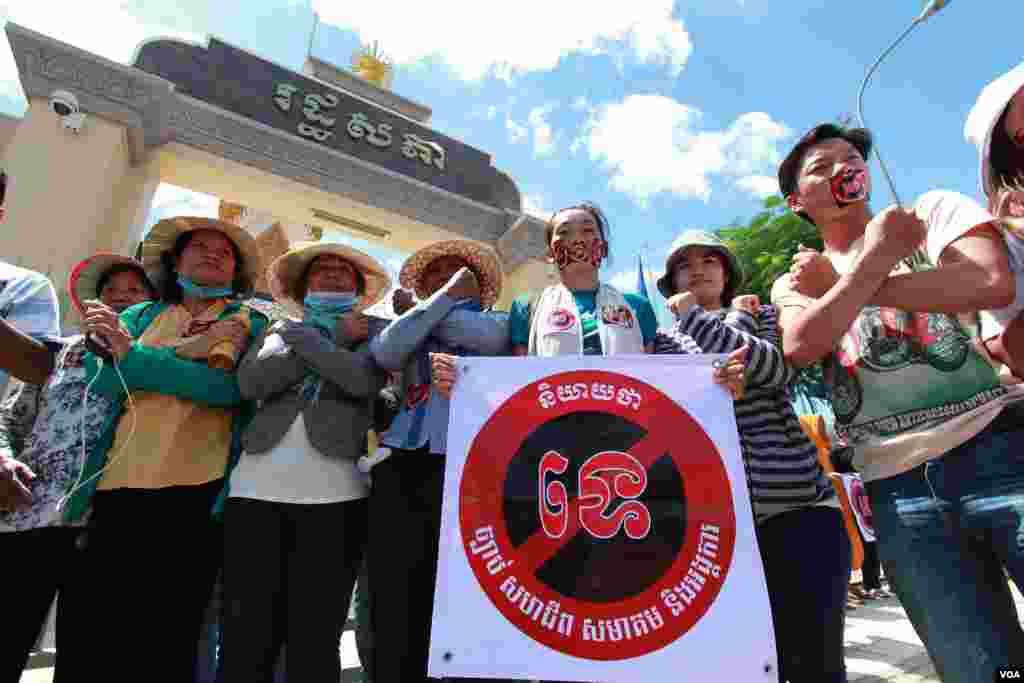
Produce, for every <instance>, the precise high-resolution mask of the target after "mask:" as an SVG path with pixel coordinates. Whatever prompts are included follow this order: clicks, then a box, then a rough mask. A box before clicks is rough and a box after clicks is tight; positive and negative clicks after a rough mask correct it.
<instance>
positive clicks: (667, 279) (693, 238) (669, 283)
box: [658, 230, 743, 299]
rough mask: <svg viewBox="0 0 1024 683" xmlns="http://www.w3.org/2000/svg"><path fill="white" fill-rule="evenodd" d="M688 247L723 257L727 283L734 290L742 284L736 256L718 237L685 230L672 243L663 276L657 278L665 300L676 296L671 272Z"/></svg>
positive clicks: (699, 231)
mask: <svg viewBox="0 0 1024 683" xmlns="http://www.w3.org/2000/svg"><path fill="white" fill-rule="evenodd" d="M689 247H705V248H707V249H711V250H712V251H714V252H716V253H719V254H721V255H722V256H724V257H725V262H726V264H727V268H728V270H729V281H730V282H731V283H732V284H733V286H734V288H736V289H738V288H739V286H740V285H741V284H742V283H743V269H742V268H740V264H739V261H737V260H736V255H735V254H733V253H732V250H731V249H729V247H728V245H726V243H725V242H723V241H722V239H721V238H720V237H718V235H715V234H713V233H710V232H706V231H704V230H686V231H684V232H683V233H682V234H681V235H679V237H677V238H676V239H675V241H674V242H672V248H671V249H669V252H668V258H667V259H665V274H664V275H662V276H661V277H660V278H658V291H659V292H661V295H662V296H663V297H665V298H666V299H668V298H670V297H671V296H672V295H673V294H676V286H675V283H674V282H673V271H674V270H675V267H676V262H677V261H679V259H680V258H682V256H683V252H684V251H686V250H687V249H688V248H689Z"/></svg>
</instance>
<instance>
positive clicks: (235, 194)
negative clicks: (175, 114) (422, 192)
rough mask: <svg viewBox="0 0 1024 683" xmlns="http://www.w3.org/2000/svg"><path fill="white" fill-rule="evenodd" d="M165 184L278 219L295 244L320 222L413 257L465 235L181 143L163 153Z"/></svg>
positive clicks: (164, 150)
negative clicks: (358, 226)
mask: <svg viewBox="0 0 1024 683" xmlns="http://www.w3.org/2000/svg"><path fill="white" fill-rule="evenodd" d="M159 163H160V177H161V180H163V181H164V182H167V183H171V184H173V185H177V186H179V187H184V188H187V189H190V190H194V191H196V192H203V193H205V194H210V195H213V196H215V197H220V198H222V199H225V200H227V201H230V202H236V203H238V204H242V205H244V206H247V207H251V208H253V209H256V210H258V211H260V212H265V213H267V214H271V215H273V216H276V217H277V218H278V219H279V220H280V221H281V222H282V223H283V224H285V225H286V226H288V227H289V230H290V234H289V238H290V239H293V240H295V239H303V238H304V237H303V236H302V235H301V234H293V233H295V232H296V230H295V229H294V228H296V227H298V228H300V230H298V232H301V226H302V225H304V224H305V223H315V224H317V225H320V226H322V227H323V228H324V229H325V230H338V231H341V232H346V233H348V234H351V235H352V236H353V237H357V238H359V239H363V240H367V241H369V242H372V243H374V244H377V245H379V246H381V247H386V248H388V249H393V250H395V251H399V252H404V253H411V252H413V251H415V250H416V249H419V248H420V247H422V246H424V245H426V244H429V243H431V242H435V241H437V240H442V239H455V238H458V237H460V235H458V234H456V233H455V232H449V231H447V230H443V229H440V228H438V227H436V226H433V225H428V224H426V223H421V222H419V221H416V220H412V219H410V218H407V217H405V216H401V215H399V214H395V213H392V212H390V211H387V210H384V209H378V208H376V207H372V206H369V205H366V204H362V203H359V202H356V201H353V200H351V199H347V198H345V197H342V196H339V195H336V194H332V193H329V192H324V191H322V190H318V189H316V188H315V187H311V186H309V185H306V184H304V183H299V182H296V181H294V180H290V179H287V178H282V177H280V176H277V175H274V174H272V173H269V172H267V171H263V170H261V169H257V168H253V167H251V166H246V165H244V164H240V163H237V162H234V161H229V160H227V159H224V158H222V157H217V156H214V155H212V154H209V153H207V152H203V151H201V150H197V149H195V148H193V147H188V146H185V145H181V144H174V143H172V144H168V145H165V146H164V147H162V148H161V150H160V152H159ZM314 208H316V209H320V210H322V211H327V212H328V213H332V214H334V215H337V216H344V217H346V218H351V219H353V220H356V221H359V222H360V223H364V224H367V225H372V226H375V227H379V228H383V229H385V230H389V231H390V232H391V236H390V237H388V238H386V239H381V238H375V237H373V236H372V235H368V234H366V233H364V232H360V231H354V230H348V229H347V228H345V227H344V226H340V225H338V224H336V223H332V222H330V221H325V220H315V219H314V218H313V213H312V210H313V209H314Z"/></svg>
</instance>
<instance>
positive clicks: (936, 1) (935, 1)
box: [914, 0, 951, 24]
mask: <svg viewBox="0 0 1024 683" xmlns="http://www.w3.org/2000/svg"><path fill="white" fill-rule="evenodd" d="M950 1H951V0H931V2H929V3H928V4H927V5H925V7H924V10H922V12H921V14H919V15H918V16H917V19H915V20H914V23H916V24H920V23H921V22H922V21H926V20H927V19H928V18H929V17H931V16H932V15H934V14H938V12H939V10H941V9H943V8H944V7H945V6H946V5H948V4H949V3H950Z"/></svg>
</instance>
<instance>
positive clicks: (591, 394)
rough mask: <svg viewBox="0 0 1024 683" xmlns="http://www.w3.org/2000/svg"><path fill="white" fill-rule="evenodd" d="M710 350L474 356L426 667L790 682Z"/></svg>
mask: <svg viewBox="0 0 1024 683" xmlns="http://www.w3.org/2000/svg"><path fill="white" fill-rule="evenodd" d="M714 358H715V357H712V356H641V355H637V356H633V355H629V356H609V357H601V356H573V357H567V356H563V357H555V358H464V359H460V361H459V364H458V368H459V380H458V382H457V384H456V389H455V392H454V394H453V396H452V404H451V419H450V426H449V432H448V454H447V464H446V472H445V484H444V507H443V511H442V522H441V540H440V560H439V563H438V574H437V592H436V599H435V603H434V622H433V628H432V631H431V642H430V659H429V667H428V671H429V675H430V676H434V677H438V678H441V677H445V676H455V677H485V678H518V679H545V680H560V681H600V682H601V683H627V682H628V683H636V682H638V681H644V683H648V682H650V683H657V682H659V681H680V680H692V681H710V680H739V681H766V682H767V681H775V680H777V674H776V662H775V642H774V636H773V632H772V621H771V611H770V607H769V603H768V596H767V593H766V591H765V582H764V575H763V572H762V568H761V559H760V555H759V554H758V550H757V543H756V538H755V535H754V526H753V516H752V514H751V509H750V500H749V497H748V493H747V487H746V477H745V474H744V469H743V462H742V459H741V455H740V446H739V439H738V436H737V433H736V420H735V416H734V413H733V406H732V401H731V399H730V398H729V396H728V394H727V393H726V391H725V390H723V389H722V388H721V387H719V386H717V385H715V384H714V383H713V381H712V368H711V362H712V360H714Z"/></svg>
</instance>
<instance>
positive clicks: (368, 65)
mask: <svg viewBox="0 0 1024 683" xmlns="http://www.w3.org/2000/svg"><path fill="white" fill-rule="evenodd" d="M352 73H354V74H355V75H356V76H358V77H359V78H361V79H363V80H364V81H366V82H367V83H372V84H373V85H375V86H377V87H378V88H388V87H390V86H391V77H392V76H393V69H392V65H391V58H390V57H387V56H386V55H385V54H384V53H383V52H381V51H380V48H379V47H378V46H377V42H376V41H374V43H373V45H364V46H363V47H361V48H359V50H357V51H356V53H355V54H354V55H352Z"/></svg>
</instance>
